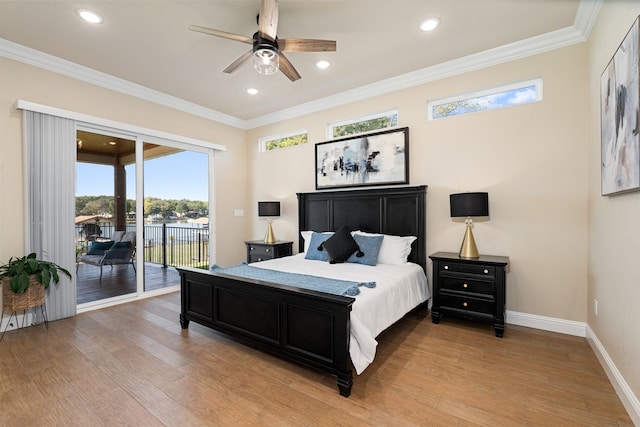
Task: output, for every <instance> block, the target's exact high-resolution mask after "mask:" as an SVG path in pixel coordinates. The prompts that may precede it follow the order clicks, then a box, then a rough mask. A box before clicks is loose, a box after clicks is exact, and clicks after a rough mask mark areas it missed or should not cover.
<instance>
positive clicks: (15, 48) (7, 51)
mask: <svg viewBox="0 0 640 427" xmlns="http://www.w3.org/2000/svg"><path fill="white" fill-rule="evenodd" d="M0 56H3V57H5V58H9V59H12V60H14V61H18V62H22V63H25V64H28V65H32V66H34V67H38V68H42V69H44V70H48V71H52V72H54V73H58V74H62V75H64V76H67V77H71V78H73V79H76V80H80V81H83V82H86V83H90V84H93V85H96V86H101V87H104V88H106V89H110V90H113V91H116V92H120V93H123V94H125V95H131V96H134V97H136V98H140V99H143V100H145V101H149V102H153V103H155V104H159V105H164V106H166V107H170V108H173V109H175V110H179V111H183V112H185V113H189V114H193V115H195V116H199V117H203V118H205V119H208V120H213V121H216V122H220V123H224V124H227V125H230V126H234V127H239V128H244V127H245V122H244V120H242V119H239V118H237V117H234V116H230V115H228V114H224V113H221V112H219V111H215V110H212V109H210V108H206V107H203V106H201V105H198V104H194V103H192V102H189V101H185V100H184V99H181V98H177V97H175V96H171V95H167V94H166V93H162V92H159V91H157V90H153V89H150V88H148V87H145V86H142V85H139V84H136V83H132V82H130V81H128V80H124V79H121V78H118V77H114V76H112V75H110V74H106V73H103V72H101V71H97V70H94V69H92V68H89V67H85V66H83V65H79V64H76V63H74V62H71V61H67V60H66V59H62V58H58V57H57V56H53V55H49V54H47V53H44V52H40V51H38V50H35V49H31V48H29V47H26V46H23V45H20V44H17V43H14V42H11V41H9V40H6V39H2V38H0Z"/></svg>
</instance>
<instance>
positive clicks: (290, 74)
mask: <svg viewBox="0 0 640 427" xmlns="http://www.w3.org/2000/svg"><path fill="white" fill-rule="evenodd" d="M280 71H282V74H284V75H285V76H287V78H288V79H289V80H291V81H292V82H295V81H296V80H299V79H300V78H301V76H300V74H298V71H297V70H296V69H295V67H294V66H293V64H292V63H291V61H289V59H288V58H287V57H286V56H284V53H282V52H280Z"/></svg>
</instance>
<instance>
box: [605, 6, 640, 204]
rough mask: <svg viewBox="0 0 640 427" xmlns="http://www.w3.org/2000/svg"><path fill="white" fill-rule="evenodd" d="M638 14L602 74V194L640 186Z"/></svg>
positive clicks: (615, 192)
mask: <svg viewBox="0 0 640 427" xmlns="http://www.w3.org/2000/svg"><path fill="white" fill-rule="evenodd" d="M638 25H639V24H638V18H636V20H635V22H634V23H633V26H632V27H631V29H630V30H629V32H628V33H627V35H626V36H625V38H624V40H623V41H622V43H621V44H620V46H619V47H618V50H616V52H615V54H614V55H613V58H611V61H609V64H608V65H607V68H606V69H605V70H604V72H603V73H602V76H601V77H600V120H601V138H602V139H601V168H602V179H601V184H602V195H603V196H607V195H613V194H617V193H624V192H627V191H634V190H640V135H639V131H640V128H639V123H640V113H639V111H640V85H639V84H638V80H639V79H640V74H639V71H638V66H639V61H638V59H639V54H638V45H639V41H638V36H639V33H638Z"/></svg>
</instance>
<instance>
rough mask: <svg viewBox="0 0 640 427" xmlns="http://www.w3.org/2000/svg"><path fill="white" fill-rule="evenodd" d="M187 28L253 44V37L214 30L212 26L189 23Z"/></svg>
mask: <svg viewBox="0 0 640 427" xmlns="http://www.w3.org/2000/svg"><path fill="white" fill-rule="evenodd" d="M189 29H190V30H191V31H197V32H199V33H205V34H209V35H212V36H217V37H222V38H224V39H231V40H236V41H239V42H242V43H248V44H253V39H251V38H249V37H245V36H241V35H240V34H233V33H227V32H226V31H220V30H214V29H213V28H207V27H201V26H199V25H189Z"/></svg>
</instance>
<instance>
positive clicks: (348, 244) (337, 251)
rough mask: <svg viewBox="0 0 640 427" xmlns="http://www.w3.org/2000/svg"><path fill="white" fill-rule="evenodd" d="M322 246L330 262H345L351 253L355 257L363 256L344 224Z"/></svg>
mask: <svg viewBox="0 0 640 427" xmlns="http://www.w3.org/2000/svg"><path fill="white" fill-rule="evenodd" d="M322 248H323V249H324V250H325V251H327V254H328V255H329V263H330V264H335V263H338V262H345V261H346V260H347V258H349V257H350V256H351V255H352V254H355V256H357V257H362V256H363V254H362V252H360V248H359V247H358V244H357V243H356V241H355V240H354V239H353V236H351V233H350V232H349V228H348V227H347V226H344V225H343V226H342V227H340V228H338V230H337V231H336V232H335V233H333V236H331V237H330V238H329V239H327V240H326V241H325V242H324V243H323V244H322Z"/></svg>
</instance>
